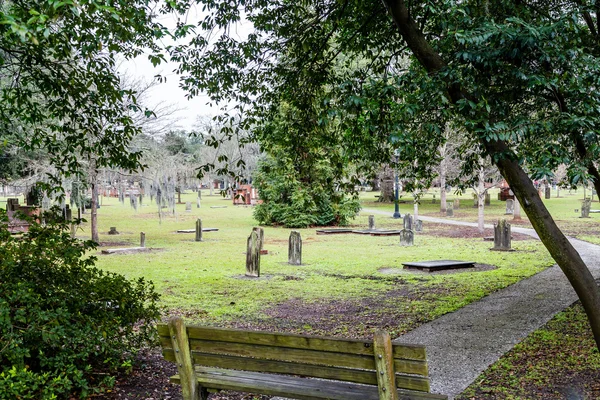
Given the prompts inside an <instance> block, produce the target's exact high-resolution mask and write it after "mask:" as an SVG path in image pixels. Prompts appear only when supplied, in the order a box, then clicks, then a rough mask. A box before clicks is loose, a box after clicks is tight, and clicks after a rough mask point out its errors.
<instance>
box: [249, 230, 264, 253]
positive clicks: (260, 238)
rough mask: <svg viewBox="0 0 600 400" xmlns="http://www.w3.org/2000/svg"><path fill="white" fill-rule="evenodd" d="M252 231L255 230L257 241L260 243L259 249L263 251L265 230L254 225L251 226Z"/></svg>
mask: <svg viewBox="0 0 600 400" xmlns="http://www.w3.org/2000/svg"><path fill="white" fill-rule="evenodd" d="M252 231H253V232H256V234H257V235H258V241H259V245H260V251H261V252H262V251H263V246H264V244H265V231H264V229H263V228H261V227H258V226H255V227H254V228H252Z"/></svg>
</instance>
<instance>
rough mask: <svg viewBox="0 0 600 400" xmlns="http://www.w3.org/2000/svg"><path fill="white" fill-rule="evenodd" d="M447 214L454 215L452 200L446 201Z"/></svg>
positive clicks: (448, 215)
mask: <svg viewBox="0 0 600 400" xmlns="http://www.w3.org/2000/svg"><path fill="white" fill-rule="evenodd" d="M446 216H447V217H454V203H453V202H452V201H447V202H446Z"/></svg>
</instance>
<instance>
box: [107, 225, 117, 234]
mask: <svg viewBox="0 0 600 400" xmlns="http://www.w3.org/2000/svg"><path fill="white" fill-rule="evenodd" d="M108 234H109V235H118V234H119V232H118V231H117V227H116V226H111V227H110V230H109V231H108Z"/></svg>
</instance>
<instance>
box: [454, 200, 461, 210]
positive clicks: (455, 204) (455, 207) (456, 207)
mask: <svg viewBox="0 0 600 400" xmlns="http://www.w3.org/2000/svg"><path fill="white" fill-rule="evenodd" d="M459 208H460V199H454V209H455V210H458V209H459Z"/></svg>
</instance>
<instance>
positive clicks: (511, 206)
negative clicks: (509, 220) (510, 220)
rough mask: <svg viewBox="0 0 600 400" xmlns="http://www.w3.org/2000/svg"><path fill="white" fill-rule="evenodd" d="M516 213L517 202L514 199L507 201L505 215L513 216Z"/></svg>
mask: <svg viewBox="0 0 600 400" xmlns="http://www.w3.org/2000/svg"><path fill="white" fill-rule="evenodd" d="M514 212H515V201H514V200H513V199H506V212H505V213H504V214H505V215H512V214H514Z"/></svg>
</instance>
